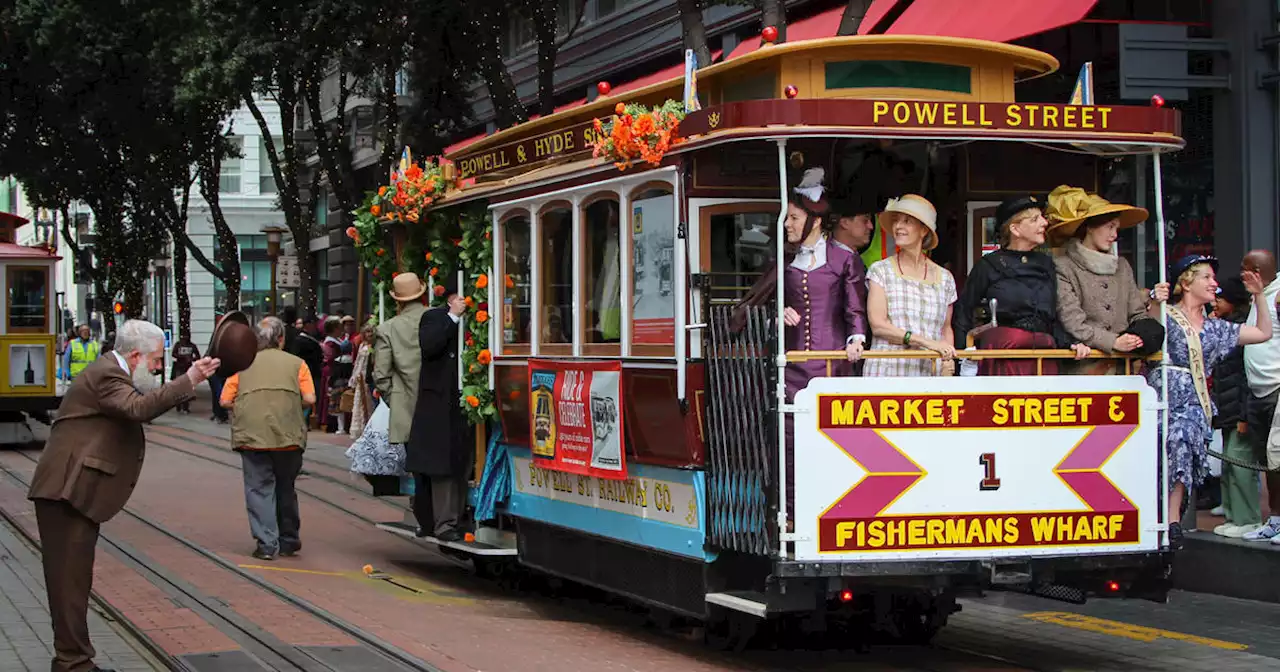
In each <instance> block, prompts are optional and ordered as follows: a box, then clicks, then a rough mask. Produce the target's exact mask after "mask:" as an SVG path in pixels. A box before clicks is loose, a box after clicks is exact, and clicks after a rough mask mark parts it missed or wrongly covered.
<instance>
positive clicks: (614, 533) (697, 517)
mask: <svg viewBox="0 0 1280 672" xmlns="http://www.w3.org/2000/svg"><path fill="white" fill-rule="evenodd" d="M509 450H510V455H511V460H512V473H513V479H514V480H515V483H514V484H513V487H512V489H511V501H510V502H509V503H508V505H507V512H508V513H510V514H511V515H514V516H519V517H521V518H528V519H531V520H537V521H540V522H544V523H548V524H551V525H557V526H560V527H565V528H570V529H574V530H581V531H583V532H587V533H590V534H594V535H596V536H600V537H604V538H607V539H614V540H617V541H621V542H625V543H628V544H633V545H636V546H643V547H648V548H653V549H657V550H661V551H665V552H667V553H672V554H675V555H681V556H684V557H690V558H697V559H700V560H704V561H707V562H710V561H711V560H713V559H714V554H710V553H708V552H707V551H706V550H705V548H704V542H705V540H706V520H705V516H704V514H703V512H704V511H705V505H706V499H707V498H706V475H705V474H704V473H703V472H701V471H689V470H684V469H668V468H665V467H655V466H651V465H644V464H629V465H627V471H628V475H629V476H630V477H631V478H632V479H645V480H646V481H648V483H647V485H648V487H647V488H644V489H642V490H643V495H642V494H641V489H637V484H635V483H634V482H633V481H630V480H629V481H604V482H603V484H602V483H601V482H600V481H598V480H597V479H593V478H589V477H582V479H581V481H580V480H579V477H578V476H577V475H576V474H562V473H553V472H547V471H545V470H536V469H535V470H534V471H532V472H530V470H529V469H528V468H527V467H526V468H525V469H521V468H520V467H519V466H518V464H517V463H518V462H519V461H521V460H529V459H530V457H531V456H530V452H529V450H528V449H524V448H516V447H511V448H510V449H509ZM552 476H554V480H555V482H554V484H552V483H551V482H550V481H549V480H548V479H550V478H551V477H552ZM535 481H537V483H536V484H535ZM628 483H630V484H631V486H630V487H628ZM602 487H603V488H606V490H605V491H604V492H603V493H602V491H601V490H600V488H602ZM549 488H550V489H551V491H550V492H549V491H548V489H549ZM580 488H581V489H580ZM593 488H594V489H595V490H594V491H592V489H593ZM583 492H588V493H591V495H587V496H584V495H583V494H582V493H583ZM548 494H551V495H552V496H556V497H562V499H553V498H551V497H549V496H547V495H548ZM591 496H595V497H596V498H597V501H599V500H598V498H599V497H600V496H603V497H604V498H605V499H606V500H608V501H606V502H604V505H605V506H608V507H609V508H599V507H598V506H593V505H591V504H590V502H589V499H588V497H591ZM690 498H692V500H693V502H692V505H693V506H692V507H690V502H689V499H690ZM575 500H576V501H575ZM610 509H621V510H626V511H632V512H633V513H624V512H622V511H620V510H610ZM645 516H647V517H645ZM664 517H665V518H667V519H668V520H678V521H690V522H689V523H686V524H690V523H691V524H690V526H685V525H681V524H673V523H671V522H664V521H663V520H661V518H664Z"/></svg>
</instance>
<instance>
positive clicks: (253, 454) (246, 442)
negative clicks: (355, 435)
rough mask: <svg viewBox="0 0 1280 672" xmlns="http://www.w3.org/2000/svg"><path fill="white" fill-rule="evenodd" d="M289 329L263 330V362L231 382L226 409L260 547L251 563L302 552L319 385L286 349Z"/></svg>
mask: <svg viewBox="0 0 1280 672" xmlns="http://www.w3.org/2000/svg"><path fill="white" fill-rule="evenodd" d="M284 340H285V330H284V322H281V321H280V319H279V318H276V317H268V318H266V319H264V320H262V321H261V322H259V323H258V356H257V357H255V358H254V360H253V365H252V366H250V367H249V368H248V369H245V370H244V371H241V372H240V373H237V374H236V375H234V376H231V377H230V378H228V379H227V382H226V384H225V385H224V386H223V388H222V396H221V398H220V400H219V401H220V402H221V404H222V407H223V408H226V409H228V410H230V411H232V417H231V447H232V449H234V450H235V451H237V452H239V453H240V461H241V463H242V465H243V469H244V499H245V506H246V508H247V509H248V511H249V531H250V532H252V533H253V538H254V539H255V540H257V542H258V547H257V548H256V549H255V550H254V551H253V557H255V558H257V559H259V560H275V559H276V555H284V556H291V555H294V554H296V553H297V552H298V551H299V550H301V549H302V540H301V539H300V538H299V528H300V527H301V521H300V520H299V513H298V492H297V490H296V489H295V488H294V481H296V480H297V478H298V474H299V473H300V472H301V471H302V451H304V450H306V447H307V421H306V416H305V415H304V413H303V410H304V407H309V406H313V405H314V404H315V403H316V388H315V383H314V382H313V381H312V379H311V369H309V368H308V367H307V365H306V363H305V362H303V361H302V360H301V359H299V358H298V357H295V356H293V355H291V354H289V353H287V352H285V351H284V350H283V348H284Z"/></svg>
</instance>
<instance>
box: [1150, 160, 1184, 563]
mask: <svg viewBox="0 0 1280 672" xmlns="http://www.w3.org/2000/svg"><path fill="white" fill-rule="evenodd" d="M1151 179H1152V185H1154V186H1155V197H1156V202H1155V206H1156V234H1157V235H1156V249H1157V250H1158V252H1159V262H1160V269H1159V274H1160V275H1159V277H1160V282H1167V280H1168V278H1167V277H1166V276H1167V275H1168V267H1169V264H1168V260H1166V259H1165V249H1164V248H1165V240H1166V236H1165V230H1164V189H1163V186H1162V176H1161V174H1160V151H1159V150H1156V151H1153V152H1152V153H1151ZM1168 323H1169V302H1168V301H1165V302H1163V303H1161V304H1160V324H1161V325H1167V324H1168ZM1168 364H1169V334H1168V330H1166V333H1165V337H1164V343H1162V344H1161V345H1160V409H1161V413H1160V445H1159V446H1158V448H1159V450H1160V458H1159V462H1158V463H1157V466H1158V469H1157V473H1158V474H1159V478H1160V482H1159V483H1157V486H1158V488H1159V490H1158V491H1157V492H1159V493H1160V510H1159V511H1157V512H1156V514H1157V517H1156V521H1157V522H1159V523H1166V524H1167V523H1171V522H1173V521H1172V520H1166V514H1167V513H1168V511H1169V483H1168V480H1169V479H1168V476H1167V473H1168V469H1169V462H1168V459H1169V458H1168V455H1169V451H1168V443H1169V367H1168ZM1190 496H1191V493H1190V492H1188V493H1187V497H1190ZM1194 504H1195V503H1194V502H1192V507H1193V508H1194ZM1161 534H1162V535H1163V538H1162V539H1161V540H1160V543H1161V545H1162V546H1163V545H1164V544H1165V543H1166V542H1167V541H1168V532H1162V533H1161Z"/></svg>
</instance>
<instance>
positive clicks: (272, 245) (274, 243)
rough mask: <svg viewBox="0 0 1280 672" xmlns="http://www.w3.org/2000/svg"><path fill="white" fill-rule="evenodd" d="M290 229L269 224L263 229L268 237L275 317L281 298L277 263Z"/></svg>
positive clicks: (273, 312) (272, 308)
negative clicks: (277, 281) (282, 244)
mask: <svg viewBox="0 0 1280 672" xmlns="http://www.w3.org/2000/svg"><path fill="white" fill-rule="evenodd" d="M286 231H288V229H286V228H284V227H282V226H276V225H274V224H268V225H267V226H264V227H262V232H263V233H265V234H266V235H267V258H268V259H270V260H271V314H272V315H275V314H277V313H278V312H279V310H278V306H279V303H280V301H279V298H280V297H279V296H278V295H277V293H276V263H277V262H278V261H279V259H280V239H281V237H283V236H284V233H285V232H286Z"/></svg>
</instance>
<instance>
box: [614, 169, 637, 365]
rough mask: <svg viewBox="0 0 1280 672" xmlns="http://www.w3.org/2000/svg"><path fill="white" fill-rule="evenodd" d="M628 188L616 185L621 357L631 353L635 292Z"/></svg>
mask: <svg viewBox="0 0 1280 672" xmlns="http://www.w3.org/2000/svg"><path fill="white" fill-rule="evenodd" d="M629 189H630V187H628V186H627V184H626V183H625V182H623V183H621V184H619V185H618V302H619V304H621V305H619V306H618V308H619V313H620V315H621V322H620V323H621V325H622V341H621V343H620V344H619V347H618V352H619V353H620V354H621V355H622V357H627V356H629V355H630V354H631V301H632V299H631V297H632V296H633V295H634V294H635V287H632V286H631V282H632V279H633V278H635V270H634V266H635V255H634V254H632V252H631V247H632V245H634V244H635V241H634V240H633V236H632V233H631V232H632V231H633V230H634V229H633V228H632V224H631V217H630V214H629V213H630V209H631V198H630V196H631V194H630V193H628V190H629Z"/></svg>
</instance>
